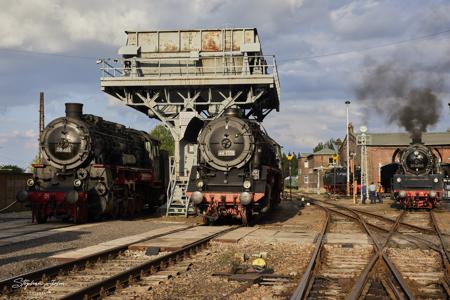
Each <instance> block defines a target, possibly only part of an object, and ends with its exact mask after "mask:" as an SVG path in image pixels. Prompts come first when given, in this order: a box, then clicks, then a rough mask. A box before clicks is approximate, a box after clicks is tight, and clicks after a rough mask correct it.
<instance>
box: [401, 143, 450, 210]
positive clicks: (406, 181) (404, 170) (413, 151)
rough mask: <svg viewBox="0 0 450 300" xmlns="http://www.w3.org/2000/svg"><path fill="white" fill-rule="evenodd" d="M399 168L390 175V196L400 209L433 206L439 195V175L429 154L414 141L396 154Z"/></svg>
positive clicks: (433, 159)
mask: <svg viewBox="0 0 450 300" xmlns="http://www.w3.org/2000/svg"><path fill="white" fill-rule="evenodd" d="M398 155H400V160H399V162H400V163H399V165H398V169H397V172H396V174H394V176H393V181H392V193H393V196H394V199H395V200H396V202H397V203H398V204H399V205H400V206H401V207H402V208H404V209H409V208H428V209H431V208H433V207H435V206H436V205H437V204H438V203H439V201H440V199H441V198H442V196H443V192H444V183H443V179H444V178H443V175H442V174H441V170H440V167H439V161H438V159H437V157H436V155H435V154H434V153H433V151H432V150H431V149H430V148H429V147H426V146H425V145H423V144H422V143H421V142H414V143H412V144H411V145H410V146H409V147H408V148H406V149H405V150H403V151H402V152H400V153H399V154H398Z"/></svg>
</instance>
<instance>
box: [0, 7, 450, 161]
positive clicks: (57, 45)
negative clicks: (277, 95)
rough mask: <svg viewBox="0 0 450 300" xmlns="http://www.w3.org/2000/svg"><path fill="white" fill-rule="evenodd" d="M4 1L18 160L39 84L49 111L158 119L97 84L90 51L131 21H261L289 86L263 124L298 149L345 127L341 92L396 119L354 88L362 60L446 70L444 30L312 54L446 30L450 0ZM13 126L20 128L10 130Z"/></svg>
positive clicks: (102, 50)
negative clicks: (79, 106)
mask: <svg viewBox="0 0 450 300" xmlns="http://www.w3.org/2000/svg"><path fill="white" fill-rule="evenodd" d="M0 2H1V7H2V10H1V11H0V54H1V55H0V76H1V77H2V80H1V81H0V91H1V92H2V93H1V95H2V96H1V98H0V116H1V118H0V159H1V158H2V156H1V155H3V157H4V156H8V157H10V158H13V159H14V158H16V159H17V160H20V161H22V163H23V164H26V163H27V162H28V161H31V159H32V158H33V156H34V155H35V150H33V149H27V146H26V145H27V143H28V142H29V143H35V140H34V138H33V137H26V135H24V133H25V132H27V131H28V130H33V131H34V132H36V129H37V122H38V115H37V111H38V95H39V92H40V91H44V92H45V97H46V120H47V122H48V121H50V120H51V119H52V118H56V117H59V116H61V115H63V114H64V102H69V101H70V102H77V101H78V102H82V103H84V104H85V106H84V110H85V112H86V113H92V114H96V115H100V116H102V117H103V118H104V119H106V120H111V121H114V122H118V123H122V124H124V125H126V126H130V127H134V128H138V129H142V130H149V129H150V128H152V127H153V126H154V125H155V124H157V121H155V120H151V119H149V118H148V117H147V116H146V115H145V114H143V113H141V112H138V111H136V110H134V109H131V108H129V107H126V106H125V105H124V104H123V103H121V102H120V101H118V100H115V99H113V98H111V96H108V95H106V94H104V93H103V92H102V91H101V90H100V78H99V77H100V72H99V69H98V66H97V65H96V64H95V60H96V58H97V57H110V56H116V53H117V49H118V48H119V47H120V46H121V45H123V44H124V42H125V38H126V36H125V34H124V30H133V29H138V30H139V29H148V30H158V29H183V28H184V29H189V28H211V27H212V28H223V27H228V28H230V27H257V28H258V32H259V34H260V38H261V41H262V47H263V50H264V53H265V54H275V55H276V58H277V61H278V65H279V75H280V78H281V79H280V80H281V88H282V98H281V112H279V113H276V112H273V113H272V114H270V115H269V116H268V117H267V118H266V120H265V121H264V126H265V127H266V128H267V130H268V131H269V133H270V134H272V135H273V136H274V137H276V139H277V140H278V141H279V142H280V143H281V144H283V145H284V146H285V149H292V150H293V151H310V150H311V148H312V147H314V146H315V145H316V144H317V143H318V142H319V141H324V140H328V139H329V138H331V137H335V138H336V137H342V136H343V135H344V131H345V105H344V104H343V103H344V101H345V100H351V101H352V104H351V114H350V116H351V120H352V121H353V122H354V123H355V128H358V127H359V125H360V124H362V123H366V124H367V125H368V126H369V130H371V131H372V130H373V131H392V130H400V129H399V128H398V127H397V126H396V125H395V124H393V125H387V124H386V123H385V122H384V121H383V118H382V117H383V116H380V115H377V114H370V115H364V104H361V103H359V102H357V99H355V97H354V94H353V88H354V86H355V85H356V83H357V82H358V80H359V79H360V77H361V75H362V73H363V70H364V66H365V64H366V63H367V61H369V63H370V61H372V62H374V63H379V62H380V61H382V60H384V59H385V58H386V57H388V58H390V59H393V60H399V61H407V62H408V63H411V62H414V63H415V64H416V65H417V68H419V69H420V70H421V72H423V77H425V78H426V77H427V76H428V75H430V76H432V75H433V74H435V73H438V74H440V75H442V76H444V78H445V82H448V81H449V80H448V79H449V78H448V77H449V74H450V72H449V71H450V63H447V60H443V59H442V57H450V47H449V40H450V39H449V35H442V36H439V37H437V38H433V39H427V40H420V41H414V42H411V43H404V44H400V45H397V46H393V47H385V48H380V49H375V50H371V51H355V52H351V53H346V54H343V55H331V56H325V57H316V56H320V55H323V54H328V53H334V52H348V51H349V50H358V49H364V48H368V47H374V46H378V45H382V44H386V43H391V42H393V41H397V40H404V39H409V38H412V37H415V36H420V35H426V34H429V33H432V32H438V31H442V30H445V29H448V27H449V24H450V15H449V14H448V13H446V12H448V11H449V10H450V4H449V3H447V2H445V1H440V0H435V1H428V2H427V3H425V2H423V1H420V0H411V1H406V0H403V1H396V2H394V1H375V0H370V1H349V0H339V1H332V2H330V1H326V0H299V1H296V0H285V1H278V0H277V1H275V0H274V1H270V0H248V1H232V0H210V1H206V0H204V1H202V0H180V1H176V0H167V1H156V0H154V1H148V0H137V1H133V2H129V1H122V0H120V1H119V0H109V1H106V0H90V1H87V0H81V1H69V0H61V1H57V0H39V1H25V0H18V1H6V0H0ZM5 48H9V49H10V50H8V51H6V50H5ZM11 49H18V50H25V51H32V52H34V54H33V53H29V52H20V51H17V52H15V51H14V50H11ZM36 52H48V53H51V54H56V55H42V54H39V53H36ZM308 57H309V58H308ZM368 57H370V59H369V60H368ZM299 58H300V59H299ZM418 58H420V59H418ZM296 59H299V60H296ZM449 92H450V91H449V88H448V86H445V88H444V89H443V91H442V95H443V96H441V97H442V98H443V99H448V94H449ZM445 95H447V98H445ZM443 115H444V114H443ZM448 122H449V116H448V114H446V115H445V116H444V117H443V118H442V120H441V121H440V123H439V124H437V126H436V127H435V129H436V130H443V129H446V128H447V126H448V125H447V124H448ZM15 130H17V131H18V132H20V133H21V134H18V135H16V136H14V134H13V133H14V131H15ZM5 139H7V140H5ZM30 145H31V144H30ZM36 147H37V143H36ZM35 149H37V148H35Z"/></svg>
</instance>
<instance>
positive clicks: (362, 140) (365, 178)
mask: <svg viewBox="0 0 450 300" xmlns="http://www.w3.org/2000/svg"><path fill="white" fill-rule="evenodd" d="M359 131H360V134H359V135H358V145H359V146H361V203H363V198H364V196H363V187H364V189H365V194H366V199H368V198H369V185H368V183H369V162H368V160H369V159H368V157H367V143H368V140H369V138H370V136H369V135H367V134H366V132H367V127H366V126H361V127H360V128H359Z"/></svg>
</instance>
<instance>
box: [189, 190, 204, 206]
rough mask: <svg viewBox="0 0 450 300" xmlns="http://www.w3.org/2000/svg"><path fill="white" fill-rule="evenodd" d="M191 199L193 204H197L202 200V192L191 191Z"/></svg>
mask: <svg viewBox="0 0 450 300" xmlns="http://www.w3.org/2000/svg"><path fill="white" fill-rule="evenodd" d="M191 199H192V202H194V204H197V205H198V204H200V203H202V201H203V194H202V192H199V191H195V192H193V193H192V196H191Z"/></svg>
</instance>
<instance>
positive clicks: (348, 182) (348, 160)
mask: <svg viewBox="0 0 450 300" xmlns="http://www.w3.org/2000/svg"><path fill="white" fill-rule="evenodd" d="M350 103H351V102H350V101H348V100H347V101H345V105H346V107H347V122H346V127H347V128H346V130H347V139H346V140H347V147H346V148H347V153H346V159H347V197H348V196H350V149H349V147H350V146H349V145H350V142H349V140H350V137H349V136H348V134H349V130H348V108H349V106H350Z"/></svg>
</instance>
